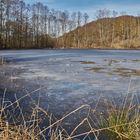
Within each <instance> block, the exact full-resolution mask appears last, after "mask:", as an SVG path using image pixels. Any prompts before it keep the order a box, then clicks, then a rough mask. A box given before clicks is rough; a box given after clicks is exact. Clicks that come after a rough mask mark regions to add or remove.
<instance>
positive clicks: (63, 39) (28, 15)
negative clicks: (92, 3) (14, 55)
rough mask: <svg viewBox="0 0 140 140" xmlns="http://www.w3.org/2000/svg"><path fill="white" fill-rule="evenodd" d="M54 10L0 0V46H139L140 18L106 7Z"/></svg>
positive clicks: (20, 2) (17, 0)
mask: <svg viewBox="0 0 140 140" xmlns="http://www.w3.org/2000/svg"><path fill="white" fill-rule="evenodd" d="M93 16H94V17H96V20H94V21H92V22H91V21H90V22H89V20H90V19H91V17H89V15H88V14H87V13H82V12H80V11H77V12H69V11H67V10H65V11H58V10H55V9H50V8H49V7H48V6H47V5H44V4H42V3H41V2H37V3H35V4H27V3H25V2H24V1H22V0H1V3H0V49H24V48H26V49H29V48H37V49H38V48H139V47H140V41H139V38H140V18H139V16H137V17H134V16H128V15H127V14H126V13H125V12H122V13H118V12H116V11H111V10H108V9H102V10H97V11H96V13H93Z"/></svg>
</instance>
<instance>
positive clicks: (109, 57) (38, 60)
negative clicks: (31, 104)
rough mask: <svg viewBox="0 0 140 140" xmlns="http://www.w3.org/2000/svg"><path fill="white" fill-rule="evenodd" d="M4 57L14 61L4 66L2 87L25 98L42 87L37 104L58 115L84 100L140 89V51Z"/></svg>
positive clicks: (119, 95)
mask: <svg viewBox="0 0 140 140" xmlns="http://www.w3.org/2000/svg"><path fill="white" fill-rule="evenodd" d="M0 56H3V57H5V58H6V59H7V61H8V63H7V64H5V65H2V66H0V87H1V89H4V88H7V89H8V90H9V91H11V92H12V93H14V94H15V93H16V94H17V96H19V97H20V96H23V95H24V94H27V93H30V92H33V91H35V90H37V89H39V90H37V91H36V92H33V93H32V94H31V95H32V97H33V98H34V99H35V102H36V103H38V104H39V106H41V107H43V108H45V109H47V110H48V111H50V112H51V113H53V114H55V115H57V116H63V115H64V114H66V113H68V112H70V111H72V110H74V109H76V108H78V107H79V106H81V105H83V104H89V105H92V106H93V107H95V105H96V103H97V101H98V100H99V98H102V99H110V98H111V99H121V98H122V97H123V96H125V95H126V94H127V93H128V92H129V93H131V94H133V95H137V94H139V93H140V51H138V50H19V51H0ZM7 98H9V100H11V99H12V98H13V95H12V94H8V96H7ZM23 102H24V104H28V103H27V102H28V101H27V100H24V101H23ZM99 106H101V105H99Z"/></svg>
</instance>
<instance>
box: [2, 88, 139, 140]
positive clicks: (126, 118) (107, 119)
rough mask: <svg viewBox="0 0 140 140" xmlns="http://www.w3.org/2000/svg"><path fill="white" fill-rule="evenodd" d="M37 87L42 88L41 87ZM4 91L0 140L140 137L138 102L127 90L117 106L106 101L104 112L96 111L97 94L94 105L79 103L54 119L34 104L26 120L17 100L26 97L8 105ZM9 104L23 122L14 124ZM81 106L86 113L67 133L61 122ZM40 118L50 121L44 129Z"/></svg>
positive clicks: (136, 139)
mask: <svg viewBox="0 0 140 140" xmlns="http://www.w3.org/2000/svg"><path fill="white" fill-rule="evenodd" d="M38 90H41V88H40V89H38ZM38 90H36V91H38ZM32 93H33V92H32ZM5 94H6V90H5V92H4V94H3V98H2V101H1V110H0V140H45V139H50V140H74V139H80V140H81V139H83V140H84V139H86V138H88V137H89V136H90V137H92V138H93V137H95V138H96V140H100V139H101V140H102V139H103V137H105V138H108V140H139V138H140V125H139V124H140V107H139V103H138V102H133V101H134V95H131V96H130V93H129V90H128V94H127V96H126V97H125V98H124V100H123V102H122V104H121V105H120V106H118V105H116V104H115V103H114V102H113V100H112V101H107V102H105V105H106V108H105V110H106V112H105V113H100V112H98V111H97V110H98V105H100V100H101V98H100V97H99V100H98V101H97V104H96V106H95V108H91V107H90V106H89V105H82V106H80V107H79V108H77V109H75V110H74V111H71V112H70V113H68V114H65V115H64V117H62V118H60V119H55V121H54V120H53V119H52V118H53V117H52V116H53V115H52V114H50V113H49V112H47V111H46V110H44V109H42V108H40V107H39V105H37V104H35V105H34V107H33V109H32V112H31V114H30V115H29V116H28V119H27V117H26V116H25V115H24V113H23V111H22V109H21V107H20V103H19V102H20V100H22V99H23V98H24V97H25V96H24V97H21V98H20V99H17V100H16V101H15V102H14V103H10V104H8V105H7V104H6V103H7V101H6V100H5ZM29 95H30V93H29V94H28V96H29ZM10 107H13V108H15V107H16V109H17V108H18V109H19V110H20V118H21V122H22V123H19V124H17V123H16V118H15V117H14V116H12V115H9V114H8V113H7V112H8V109H9V108H10ZM83 109H86V110H87V111H86V112H87V115H86V116H85V117H84V118H83V119H82V120H81V121H80V123H78V124H77V125H76V126H75V128H74V129H73V130H72V131H71V132H69V133H68V132H67V130H66V129H64V128H63V122H64V121H65V120H66V119H67V118H69V117H70V116H73V115H75V114H76V113H78V112H79V111H82V110H83ZM98 113H100V115H99V116H98V117H97V119H96V120H95V119H93V118H94V117H95V114H98ZM91 114H92V115H91ZM41 116H43V117H41ZM9 118H12V120H13V121H12V123H11V122H9ZM42 118H43V119H46V120H47V121H48V122H49V124H48V125H47V126H45V127H43V128H41V127H40V124H41V123H42V121H43V120H42ZM93 124H94V125H93ZM85 126H86V128H88V129H85V130H83V131H81V132H80V131H78V130H79V129H80V128H81V127H82V128H83V129H84V128H85ZM89 139H90V138H89Z"/></svg>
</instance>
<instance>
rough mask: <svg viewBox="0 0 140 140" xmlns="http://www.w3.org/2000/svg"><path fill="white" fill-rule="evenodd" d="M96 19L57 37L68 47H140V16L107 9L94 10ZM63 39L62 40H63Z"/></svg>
mask: <svg viewBox="0 0 140 140" xmlns="http://www.w3.org/2000/svg"><path fill="white" fill-rule="evenodd" d="M95 16H96V20H95V21H92V22H90V23H88V24H86V25H84V26H82V27H79V28H77V29H75V30H74V31H71V32H69V33H67V34H65V35H64V36H63V37H60V38H59V46H63V47H64V48H65V47H70V48H140V16H139V15H137V16H131V15H127V13H126V12H121V13H118V12H116V11H111V10H108V9H102V10H98V11H96V14H95ZM63 40H64V42H63Z"/></svg>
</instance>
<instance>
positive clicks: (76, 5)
mask: <svg viewBox="0 0 140 140" xmlns="http://www.w3.org/2000/svg"><path fill="white" fill-rule="evenodd" d="M25 1H26V2H28V3H34V2H36V1H39V2H42V3H44V4H47V5H48V7H50V8H55V9H57V10H69V11H78V10H80V11H82V12H87V13H88V14H89V15H90V16H91V17H94V16H93V15H94V13H95V11H96V10H98V9H104V8H107V9H110V10H116V11H118V12H124V11H126V12H127V13H128V14H133V15H137V14H140V0H25Z"/></svg>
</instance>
